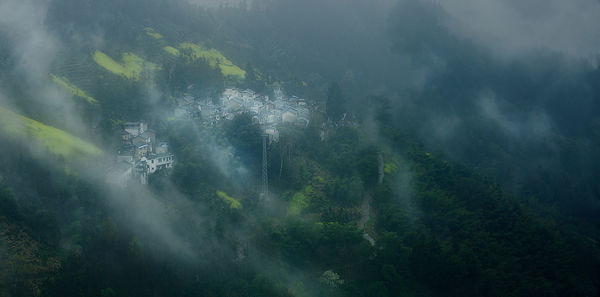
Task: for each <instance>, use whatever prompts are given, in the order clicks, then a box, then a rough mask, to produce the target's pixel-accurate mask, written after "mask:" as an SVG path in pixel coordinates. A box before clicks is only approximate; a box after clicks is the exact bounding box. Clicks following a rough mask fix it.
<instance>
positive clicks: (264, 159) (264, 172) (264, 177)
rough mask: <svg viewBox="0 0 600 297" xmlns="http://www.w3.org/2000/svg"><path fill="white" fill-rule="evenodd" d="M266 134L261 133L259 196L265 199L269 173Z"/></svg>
mask: <svg viewBox="0 0 600 297" xmlns="http://www.w3.org/2000/svg"><path fill="white" fill-rule="evenodd" d="M268 137H269V135H268V134H266V133H265V134H263V135H262V147H263V149H262V189H261V196H262V197H261V198H262V199H263V200H266V199H267V197H268V196H269V175H268V167H267V138H268Z"/></svg>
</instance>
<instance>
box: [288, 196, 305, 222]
mask: <svg viewBox="0 0 600 297" xmlns="http://www.w3.org/2000/svg"><path fill="white" fill-rule="evenodd" d="M308 203H309V198H308V197H307V196H306V195H304V193H300V192H298V193H296V194H294V196H292V200H291V201H290V205H289V206H288V215H290V216H298V215H300V214H301V213H302V211H303V210H304V209H306V208H307V207H308Z"/></svg>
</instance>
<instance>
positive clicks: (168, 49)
mask: <svg viewBox="0 0 600 297" xmlns="http://www.w3.org/2000/svg"><path fill="white" fill-rule="evenodd" d="M163 49H164V50H165V51H166V52H167V53H169V54H171V55H173V56H175V57H179V55H180V53H179V50H178V49H176V48H174V47H172V46H168V45H167V46H165V47H163Z"/></svg>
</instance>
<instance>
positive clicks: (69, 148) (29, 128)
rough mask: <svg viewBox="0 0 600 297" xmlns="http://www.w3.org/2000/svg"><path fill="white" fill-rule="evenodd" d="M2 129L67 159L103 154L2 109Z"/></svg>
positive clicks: (72, 137)
mask: <svg viewBox="0 0 600 297" xmlns="http://www.w3.org/2000/svg"><path fill="white" fill-rule="evenodd" d="M0 129H1V130H2V132H5V133H8V134H10V135H13V136H17V137H20V138H24V139H33V140H34V141H35V142H37V143H39V144H41V145H42V146H44V147H45V148H47V149H48V150H49V151H51V152H52V153H54V154H57V155H61V156H63V157H65V158H72V157H89V156H97V155H101V154H102V150H100V149H99V148H98V147H96V146H95V145H93V144H91V143H89V142H87V141H85V140H83V139H81V138H79V137H76V136H74V135H71V134H69V133H67V132H65V131H63V130H60V129H57V128H54V127H52V126H48V125H45V124H43V123H40V122H38V121H36V120H32V119H30V118H27V117H24V116H22V115H19V114H17V113H14V112H12V111H11V110H8V109H6V108H3V107H0Z"/></svg>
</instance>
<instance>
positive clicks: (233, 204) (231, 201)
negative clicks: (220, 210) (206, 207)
mask: <svg viewBox="0 0 600 297" xmlns="http://www.w3.org/2000/svg"><path fill="white" fill-rule="evenodd" d="M217 196H219V198H221V199H223V200H224V201H225V202H227V203H228V204H229V208H232V209H241V208H242V203H241V202H239V201H237V200H236V199H235V198H233V197H231V196H229V195H227V194H226V193H225V192H223V191H217Z"/></svg>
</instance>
